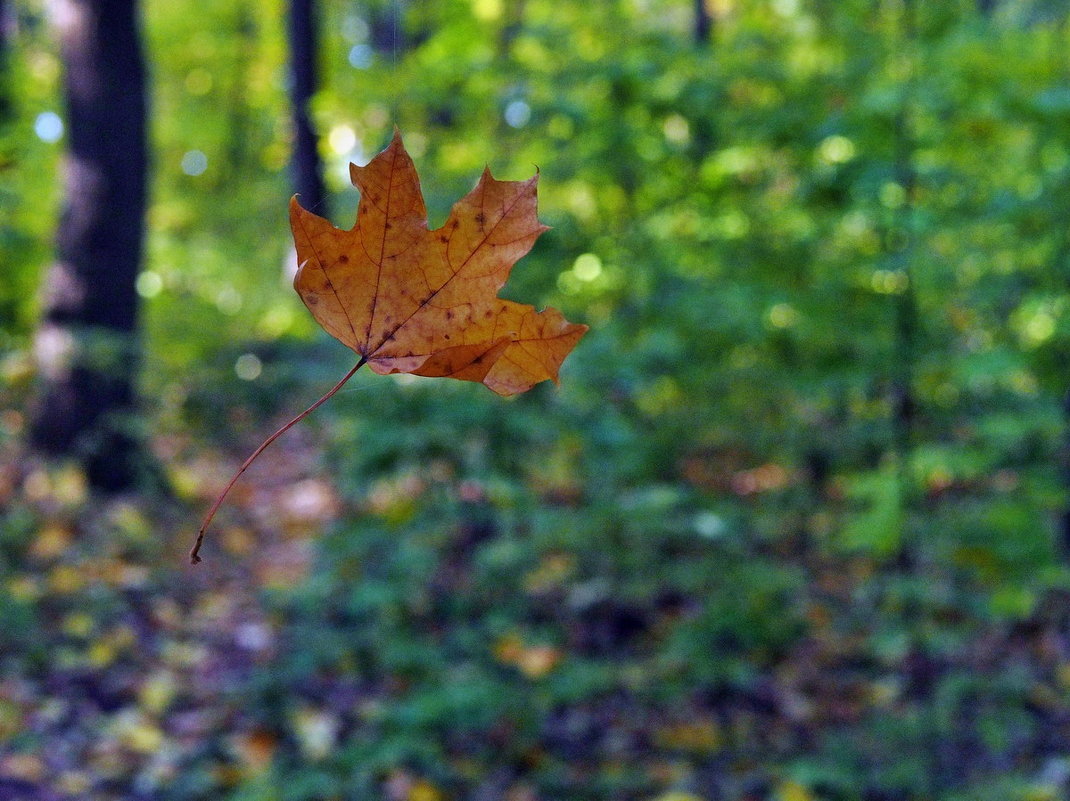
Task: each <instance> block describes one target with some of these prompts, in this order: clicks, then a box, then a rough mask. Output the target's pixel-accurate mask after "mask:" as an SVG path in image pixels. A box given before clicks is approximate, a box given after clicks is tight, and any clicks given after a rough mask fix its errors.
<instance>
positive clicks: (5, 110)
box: [0, 0, 11, 124]
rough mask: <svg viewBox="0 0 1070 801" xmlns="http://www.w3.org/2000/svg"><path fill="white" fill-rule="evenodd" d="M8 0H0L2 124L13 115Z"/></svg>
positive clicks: (0, 94) (0, 102) (0, 110)
mask: <svg viewBox="0 0 1070 801" xmlns="http://www.w3.org/2000/svg"><path fill="white" fill-rule="evenodd" d="M9 11H10V6H9V5H8V2H7V0H0V124H2V123H3V122H5V121H6V120H7V119H8V118H9V117H10V116H11V75H10V70H11V64H10V62H9V61H8V59H9V58H10V56H9V55H8V37H9V33H10V32H9V30H8V29H9V26H10V24H11V23H10V21H9V20H8V16H7V15H8V12H9Z"/></svg>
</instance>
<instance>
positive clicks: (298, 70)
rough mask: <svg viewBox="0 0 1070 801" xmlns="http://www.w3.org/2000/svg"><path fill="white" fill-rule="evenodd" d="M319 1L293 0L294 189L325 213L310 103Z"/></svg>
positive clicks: (309, 206) (311, 206) (305, 201)
mask: <svg viewBox="0 0 1070 801" xmlns="http://www.w3.org/2000/svg"><path fill="white" fill-rule="evenodd" d="M314 3H315V0H290V26H289V31H290V77H291V79H292V83H291V88H290V97H291V102H292V104H293V121H294V151H293V162H292V169H293V181H294V190H295V191H296V192H297V194H299V195H300V196H301V205H302V206H304V207H305V208H306V209H310V210H318V211H319V213H320V214H325V212H324V208H325V206H326V203H327V193H326V192H325V191H324V188H323V177H322V172H321V167H320V156H319V150H318V149H317V144H316V129H315V127H314V126H313V125H312V119H311V117H310V116H309V113H308V104H309V101H311V99H312V96H313V95H314V94H315V93H316V79H317V76H316V39H317V37H316V14H315V7H314Z"/></svg>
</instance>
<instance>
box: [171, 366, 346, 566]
mask: <svg viewBox="0 0 1070 801" xmlns="http://www.w3.org/2000/svg"><path fill="white" fill-rule="evenodd" d="M366 361H367V359H366V358H365V357H364V356H361V357H360V361H358V362H357V363H356V365H355V366H354V367H353V369H352V370H350V371H349V372H348V373H346V374H345V375H344V376H342V380H341V381H339V382H338V383H337V384H335V385H334V387H333V388H331V390H330V391H328V392H327V394H326V395H324V396H323V397H322V398H320V399H319V400H318V401H316V402H315V403H313V404H312V405H311V406H309V407H308V408H307V409H305V410H304V411H303V412H301V414H299V415H297V417H295V418H294V419H293V420H291V421H290V422H288V423H287V424H286V425H284V426H283V427H282V428H280V429H279V430H278V431H276V432H275V433H274V434H272V435H271V436H270V437H268V438H267V439H265V440H264V441H263V442H262V443H260V447H259V448H257V449H256V450H255V451H253V452H252V454H251V455H250V456H249V458H248V459H246V460H245V461H244V462H243V463H242V466H241V467H239V468H238V472H237V473H235V474H234V477H233V478H231V480H230V483H229V484H227V486H226V488H224V490H223V492H222V493H221V494H220V496H219V497H218V498H216V500H215V503H213V504H212V508H211V509H209V510H208V514H207V515H206V516H205V518H204V522H203V523H201V528H200V530H199V531H198V532H197V542H196V543H194V545H193V550H192V551H190V552H189V561H190V564H193V565H195V564H198V563H199V562H200V561H201V557H200V556H198V552H199V551H200V550H201V543H203V542H204V532H205V531H207V529H208V526H209V524H210V523H211V522H212V518H213V517H215V513H216V512H217V511H218V510H219V507H220V505H222V503H223V499H224V498H226V497H227V493H228V492H230V488H231V487H233V486H234V484H235V482H236V481H237V480H238V478H240V477H241V474H242V473H244V472H245V471H246V470H247V469H248V467H249V465H251V464H252V463H253V462H254V461H255V460H256V457H258V456H259V455H260V454H262V453H263V452H264V449H265V448H267V446H268V445H270V444H271V443H272V442H274V441H275V440H277V439H278V438H279V437H281V436H282V435H283V434H285V433H286V432H287V431H289V430H290V429H291V428H293V427H294V426H295V425H296V424H297V423H300V422H301V421H302V420H304V419H305V418H306V417H308V416H309V415H310V414H312V412H314V411H316V409H318V408H319V407H320V406H322V405H323V404H324V403H326V402H327V401H328V400H330V398H331V397H332V396H333V395H334V394H335V393H336V392H337V391H338V390H340V389H341V388H342V387H343V386H345V383H346V382H347V381H348V380H349V379H351V378H352V377H353V374H354V373H356V372H357V370H359V369H360V368H361V367H363V366H364V363H365V362H366Z"/></svg>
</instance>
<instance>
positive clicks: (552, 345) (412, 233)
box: [190, 128, 587, 564]
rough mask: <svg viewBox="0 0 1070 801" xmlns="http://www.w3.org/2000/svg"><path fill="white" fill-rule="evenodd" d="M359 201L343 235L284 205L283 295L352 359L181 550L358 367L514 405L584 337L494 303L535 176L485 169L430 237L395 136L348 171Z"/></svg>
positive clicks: (520, 234) (516, 250) (579, 330)
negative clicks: (442, 381)
mask: <svg viewBox="0 0 1070 801" xmlns="http://www.w3.org/2000/svg"><path fill="white" fill-rule="evenodd" d="M350 175H351V176H352V179H353V184H354V185H355V186H356V187H357V188H358V189H359V190H360V195H361V197H360V206H359V208H358V210H357V224H356V225H354V226H353V228H352V229H350V230H348V231H343V230H341V229H338V228H335V227H334V226H333V225H331V224H330V223H329V222H328V221H327V220H325V219H323V218H322V217H319V216H317V215H315V214H313V213H312V212H310V211H306V210H305V209H303V208H301V206H300V204H298V202H297V198H296V197H294V198H293V199H292V200H291V201H290V227H291V228H292V229H293V235H294V243H295V245H296V246H297V262H298V265H299V267H298V269H297V275H296V276H295V277H294V289H296V290H297V293H298V294H299V295H300V296H301V299H302V300H303V301H304V302H305V305H306V306H308V309H309V311H311V312H312V316H313V317H315V318H316V321H317V322H318V323H319V324H320V325H322V326H323V328H324V329H325V330H326V331H327V333H329V334H330V335H331V336H333V337H334V338H335V339H337V340H339V341H340V342H342V343H343V344H344V345H346V346H348V347H350V348H352V349H353V350H354V351H356V352H357V353H358V354H359V355H360V360H359V361H358V362H357V364H356V366H354V367H353V369H352V370H350V371H349V372H348V373H346V374H345V376H343V377H342V380H341V381H339V382H338V383H337V384H335V385H334V387H333V388H332V389H330V390H328V391H327V393H326V394H325V395H324V396H323V397H322V398H320V399H319V400H317V401H316V402H315V403H313V404H312V405H311V406H309V407H308V408H307V409H305V411H303V412H301V414H299V415H297V417H295V418H294V419H292V420H290V421H289V422H288V423H286V425H284V426H282V428H280V429H279V430H278V431H276V432H275V433H274V434H272V435H271V436H270V437H268V438H267V439H266V440H264V441H263V442H262V443H261V444H260V446H259V447H258V448H257V449H256V450H255V451H253V453H252V454H251V455H250V456H249V458H248V459H246V460H245V462H243V463H242V466H241V467H239V468H238V471H237V472H236V473H235V474H234V476H233V477H232V478H231V479H230V483H228V484H227V486H226V487H224V488H223V492H221V493H220V495H219V497H218V498H216V500H215V503H213V504H212V506H211V508H210V509H209V510H208V514H207V515H205V518H204V522H203V523H201V527H200V529H199V530H198V532H197V540H196V542H195V543H194V545H193V550H192V551H190V561H191V562H192V563H193V564H197V563H198V562H199V561H200V560H201V559H200V556H199V553H200V549H201V544H202V542H203V541H204V533H205V531H207V529H208V526H209V524H210V523H211V522H212V518H213V517H214V516H215V513H216V511H217V510H218V509H219V506H220V504H222V503H223V499H224V498H226V497H227V493H228V492H230V489H231V487H233V486H234V483H235V482H236V481H237V480H238V478H239V477H240V476H241V474H242V473H244V472H245V470H246V469H247V468H248V467H249V465H251V464H252V463H253V462H254V461H255V460H256V458H257V457H258V456H260V454H261V453H263V452H264V449H265V448H267V447H268V445H270V444H271V443H272V442H274V441H275V440H276V439H278V438H279V437H280V436H282V435H283V434H284V433H286V431H288V430H289V429H290V428H291V427H292V426H294V425H295V424H296V423H298V422H300V421H301V420H303V419H305V417H307V416H308V415H309V414H311V413H312V412H313V411H315V410H316V409H317V408H319V407H320V406H321V405H322V404H323V403H325V402H326V401H327V400H328V399H329V398H331V397H332V396H333V395H334V394H335V393H336V392H338V390H340V389H341V388H342V386H343V385H344V384H345V383H346V382H347V381H348V380H349V379H350V378H352V377H353V375H354V373H356V372H357V370H359V369H360V368H361V367H362V366H363V365H365V364H367V365H368V366H369V367H371V369H372V370H374V371H375V372H377V373H380V374H386V373H412V374H413V375H422V376H440V377H448V378H459V379H462V380H464V381H477V382H480V383H483V384H485V385H486V386H487V387H489V388H490V389H492V390H493V391H494V392H497V393H498V394H499V395H515V394H516V393H518V392H524V391H526V390H529V389H531V388H532V387H533V386H534V385H535V384H537V383H539V382H540V381H545V380H546V379H548V378H550V379H553V380H554V381H557V373H558V370H559V369H560V367H561V362H563V361H564V360H565V357H566V356H567V355H568V354H569V353H570V352H571V351H572V349H573V348H574V347H576V343H577V342H579V341H580V337H582V336H583V335H584V334H585V333H586V332H587V326H585V325H578V324H576V323H570V322H569V321H568V320H566V319H565V318H564V317H562V316H561V312H559V311H557V309H545V310H543V311H541V312H540V311H536V310H535V308H534V307H533V306H527V305H524V304H522V303H514V302H513V301H511V300H502V299H501V298H499V297H498V290H499V289H501V288H502V286H504V284H505V281H506V279H507V278H508V277H509V271H510V270H511V269H512V266H513V264H514V263H515V262H516V261H517V260H518V259H520V258H521V257H522V256H524V255H525V254H526V253H527V252H528V251H529V250H531V246H532V245H533V244H535V240H536V239H538V238H539V234H541V233H542V232H543V231H545V230H546V226H545V225H542V224H541V223H540V222H539V220H538V217H537V216H536V214H535V206H536V190H535V185H536V183H537V182H538V176H537V175H536V176H534V177H533V178H530V179H529V180H527V181H497V180H495V179H494V178H493V177H492V176H491V174H490V171H489V170H484V172H483V176H482V177H481V178H480V179H479V183H478V184H476V188H475V189H473V190H472V191H471V192H469V193H468V194H467V195H465V196H464V197H463V198H461V199H460V200H459V201H457V203H456V204H455V205H454V207H453V211H452V212H450V216H449V219H448V220H446V224H445V225H443V226H442V227H441V228H439V229H437V230H434V231H429V230H428V228H427V208H426V207H425V206H424V199H423V195H422V194H421V192H420V179H419V178H418V177H417V175H416V167H415V166H414V165H413V163H412V159H411V158H409V154H408V153H406V152H405V147H404V145H402V143H401V134H400V133H399V132H398V130H397V129H396V128H395V129H394V138H393V139H392V140H391V142H390V145H389V147H387V149H386V150H384V151H383V152H382V153H380V154H379V155H378V156H376V157H375V158H374V159H372V160H371V162H370V163H369V164H368V166H366V167H357V166H356V165H350Z"/></svg>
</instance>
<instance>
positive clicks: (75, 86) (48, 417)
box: [31, 0, 148, 490]
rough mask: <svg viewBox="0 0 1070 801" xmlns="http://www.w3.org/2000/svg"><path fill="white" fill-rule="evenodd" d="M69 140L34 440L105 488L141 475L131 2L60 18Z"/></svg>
mask: <svg viewBox="0 0 1070 801" xmlns="http://www.w3.org/2000/svg"><path fill="white" fill-rule="evenodd" d="M59 25H60V37H61V50H62V55H63V62H64V66H65V76H64V95H65V101H66V110H67V133H68V137H69V146H68V154H67V160H66V163H65V165H64V170H65V185H66V199H65V202H64V207H63V213H62V217H61V220H60V224H59V231H58V234H57V236H56V251H57V253H56V261H55V262H54V264H53V265H52V267H51V269H50V270H49V272H48V275H47V277H46V279H45V287H44V313H43V320H42V323H41V327H40V329H39V331H38V334H37V341H36V352H37V357H38V365H39V370H40V375H41V379H42V392H41V394H40V396H39V398H38V400H37V406H36V409H35V413H34V418H33V423H32V427H31V439H32V441H33V443H34V444H35V445H36V446H37V447H39V448H40V449H42V450H43V451H45V452H46V453H49V454H54V455H62V456H67V457H74V458H76V459H78V460H80V461H81V462H82V463H83V464H84V465H85V467H86V471H87V475H88V478H89V481H90V483H91V484H92V485H93V486H95V487H97V488H100V489H105V490H120V489H125V488H128V487H130V486H131V485H132V484H133V483H134V480H135V477H136V475H137V470H136V467H137V458H136V456H137V453H138V448H137V444H136V437H135V436H134V435H133V433H132V425H131V420H132V412H133V410H134V389H133V385H134V376H135V372H136V369H137V365H138V362H139V359H138V355H139V354H138V342H137V337H136V329H137V307H138V304H137V293H136V292H135V289H134V284H135V280H136V278H137V273H138V267H139V264H140V262H141V250H142V240H143V236H144V216H145V187H146V173H147V168H148V158H147V154H146V143H145V116H146V99H145V69H144V63H143V60H142V55H141V43H140V40H139V36H138V23H137V6H136V0H68V2H67V4H66V6H65V13H64V16H63V19H62V20H60V21H59Z"/></svg>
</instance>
